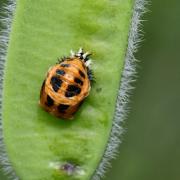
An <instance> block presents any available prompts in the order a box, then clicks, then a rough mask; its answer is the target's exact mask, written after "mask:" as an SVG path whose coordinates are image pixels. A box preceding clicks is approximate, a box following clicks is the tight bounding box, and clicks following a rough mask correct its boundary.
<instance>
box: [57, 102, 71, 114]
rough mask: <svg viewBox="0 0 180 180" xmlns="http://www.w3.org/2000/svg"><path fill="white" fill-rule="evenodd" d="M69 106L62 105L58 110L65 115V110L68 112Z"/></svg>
mask: <svg viewBox="0 0 180 180" xmlns="http://www.w3.org/2000/svg"><path fill="white" fill-rule="evenodd" d="M68 107H69V105H67V104H60V105H59V106H58V107H57V108H58V111H59V112H60V113H64V111H65V110H67V109H68Z"/></svg>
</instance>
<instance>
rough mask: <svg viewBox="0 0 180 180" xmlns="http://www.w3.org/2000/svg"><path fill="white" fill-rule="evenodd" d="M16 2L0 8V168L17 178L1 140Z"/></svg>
mask: <svg viewBox="0 0 180 180" xmlns="http://www.w3.org/2000/svg"><path fill="white" fill-rule="evenodd" d="M15 7H16V3H15V1H13V0H7V1H6V3H4V4H2V7H1V8H0V27H1V28H0V168H2V170H3V172H4V174H6V175H7V177H9V179H13V180H18V179H19V178H18V177H17V176H16V174H15V172H14V170H13V167H12V166H11V163H10V161H9V159H8V156H7V154H6V150H5V145H4V142H3V128H2V90H3V75H4V64H5V60H6V52H7V48H8V43H9V34H10V31H11V23H12V18H13V12H14V10H15Z"/></svg>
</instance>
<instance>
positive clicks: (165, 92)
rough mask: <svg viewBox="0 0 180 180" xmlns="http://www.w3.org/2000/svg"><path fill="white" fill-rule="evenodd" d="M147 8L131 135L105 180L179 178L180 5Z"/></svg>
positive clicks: (163, 1)
mask: <svg viewBox="0 0 180 180" xmlns="http://www.w3.org/2000/svg"><path fill="white" fill-rule="evenodd" d="M3 1H4V0H0V6H1V4H2V2H3ZM148 9H149V10H150V11H149V12H148V13H147V14H146V15H145V16H144V19H146V20H147V21H145V22H144V23H143V25H144V28H143V29H144V32H145V35H144V41H143V42H142V44H141V47H140V48H139V52H138V53H137V54H136V57H137V59H139V60H140V62H139V63H138V76H139V77H138V80H137V82H136V83H135V84H134V86H135V87H136V89H135V90H134V91H133V95H132V96H131V103H130V107H131V111H130V113H129V117H128V119H127V120H126V122H125V123H124V125H123V126H124V128H125V129H126V133H125V134H124V135H123V142H122V144H121V146H120V148H119V152H120V153H119V156H118V158H117V159H116V160H114V161H113V162H112V168H111V169H110V170H109V172H108V173H107V176H106V178H105V180H179V179H180V58H179V57H180V46H179V42H180V1H179V0H171V1H168V0H152V1H151V2H150V5H149V6H148ZM0 13H1V11H0ZM0 180H5V178H4V177H3V176H2V175H1V173H0Z"/></svg>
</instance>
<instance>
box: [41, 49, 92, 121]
mask: <svg viewBox="0 0 180 180" xmlns="http://www.w3.org/2000/svg"><path fill="white" fill-rule="evenodd" d="M90 55H91V54H90V53H88V52H86V53H84V52H83V49H82V48H80V49H79V51H78V52H77V53H74V52H73V51H71V56H70V57H64V58H62V59H61V60H59V62H58V63H57V64H56V65H54V66H53V67H51V68H50V69H49V71H48V73H47V75H46V78H45V80H44V82H43V84H42V87H41V91H40V106H41V107H42V108H43V109H44V110H46V111H47V112H49V113H51V114H53V115H55V116H57V117H60V118H64V119H72V118H73V115H74V113H75V112H76V111H77V110H78V108H79V106H80V105H81V104H82V102H83V100H84V99H85V98H86V97H87V96H88V95H89V91H90V89H91V82H92V81H93V74H92V70H91V69H90V64H91V60H90V59H89V56H90Z"/></svg>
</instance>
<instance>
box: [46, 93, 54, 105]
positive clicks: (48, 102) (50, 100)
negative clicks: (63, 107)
mask: <svg viewBox="0 0 180 180" xmlns="http://www.w3.org/2000/svg"><path fill="white" fill-rule="evenodd" d="M53 104H54V100H53V99H52V98H51V97H50V96H49V95H47V102H46V105H47V106H48V107H50V106H53Z"/></svg>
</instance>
